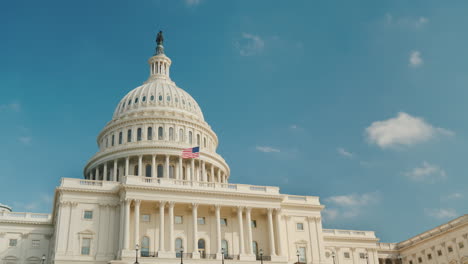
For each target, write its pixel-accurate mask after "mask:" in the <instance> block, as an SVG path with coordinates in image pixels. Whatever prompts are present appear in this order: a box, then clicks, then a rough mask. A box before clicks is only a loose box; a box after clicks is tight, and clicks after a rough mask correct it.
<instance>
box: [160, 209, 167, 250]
mask: <svg viewBox="0 0 468 264" xmlns="http://www.w3.org/2000/svg"><path fill="white" fill-rule="evenodd" d="M165 205H166V202H164V201H161V202H160V203H159V252H164V206H165Z"/></svg>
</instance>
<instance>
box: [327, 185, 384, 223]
mask: <svg viewBox="0 0 468 264" xmlns="http://www.w3.org/2000/svg"><path fill="white" fill-rule="evenodd" d="M380 199H381V195H380V193H379V192H370V193H363V194H355V193H354V194H349V195H338V196H331V197H328V198H325V203H329V204H330V208H327V210H326V211H325V214H324V216H325V217H326V218H327V219H328V220H334V219H336V218H338V217H340V218H347V219H349V218H355V217H357V216H359V215H360V214H361V213H362V211H363V209H364V208H365V207H368V206H371V205H374V204H377V203H379V202H380Z"/></svg>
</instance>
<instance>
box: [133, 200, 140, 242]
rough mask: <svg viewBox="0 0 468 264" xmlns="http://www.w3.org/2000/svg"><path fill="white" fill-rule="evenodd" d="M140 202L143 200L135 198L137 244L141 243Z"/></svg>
mask: <svg viewBox="0 0 468 264" xmlns="http://www.w3.org/2000/svg"><path fill="white" fill-rule="evenodd" d="M140 204H141V200H135V204H134V206H135V215H134V216H135V245H140ZM140 246H141V245H140Z"/></svg>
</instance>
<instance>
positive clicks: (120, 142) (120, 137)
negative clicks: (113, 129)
mask: <svg viewBox="0 0 468 264" xmlns="http://www.w3.org/2000/svg"><path fill="white" fill-rule="evenodd" d="M119 144H122V132H119Z"/></svg>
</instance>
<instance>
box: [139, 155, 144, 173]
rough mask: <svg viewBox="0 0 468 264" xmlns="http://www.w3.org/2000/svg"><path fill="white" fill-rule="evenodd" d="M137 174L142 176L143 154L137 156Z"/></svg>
mask: <svg viewBox="0 0 468 264" xmlns="http://www.w3.org/2000/svg"><path fill="white" fill-rule="evenodd" d="M138 176H143V155H140V156H138Z"/></svg>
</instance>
